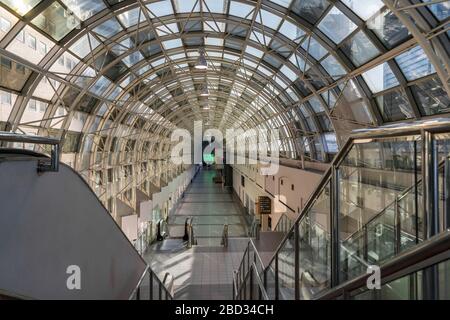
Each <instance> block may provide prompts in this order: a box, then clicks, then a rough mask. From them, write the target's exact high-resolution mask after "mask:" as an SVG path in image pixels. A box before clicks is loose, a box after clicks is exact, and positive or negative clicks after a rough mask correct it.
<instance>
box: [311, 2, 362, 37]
mask: <svg viewBox="0 0 450 320" xmlns="http://www.w3.org/2000/svg"><path fill="white" fill-rule="evenodd" d="M318 28H319V29H320V30H321V31H322V32H323V33H325V34H326V35H327V36H328V38H330V39H331V40H333V41H334V42H335V43H340V42H341V41H342V40H344V39H345V38H346V37H347V36H348V35H349V34H350V33H352V31H353V30H355V29H356V24H354V23H353V22H352V21H351V20H350V19H349V18H348V17H347V16H346V15H345V14H344V13H342V12H341V11H340V10H339V9H338V8H336V7H333V9H331V10H330V11H329V12H328V13H327V15H326V16H325V18H323V20H322V21H321V22H320V23H319V26H318Z"/></svg>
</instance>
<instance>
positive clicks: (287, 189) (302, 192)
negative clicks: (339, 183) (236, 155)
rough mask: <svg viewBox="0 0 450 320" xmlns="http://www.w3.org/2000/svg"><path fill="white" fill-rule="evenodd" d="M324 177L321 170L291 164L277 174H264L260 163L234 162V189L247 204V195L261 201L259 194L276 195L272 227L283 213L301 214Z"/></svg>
mask: <svg viewBox="0 0 450 320" xmlns="http://www.w3.org/2000/svg"><path fill="white" fill-rule="evenodd" d="M242 175H243V176H244V177H245V187H242V186H241V176H242ZM321 178H322V174H321V173H318V172H312V171H306V170H301V169H296V168H291V167H287V166H280V169H279V171H278V173H277V174H276V175H272V176H263V175H261V174H259V168H258V166H257V165H233V189H234V190H235V192H236V193H237V194H238V195H239V198H240V199H241V201H242V203H243V204H244V205H245V195H248V197H249V198H250V199H251V200H252V201H254V202H257V200H258V196H268V197H270V198H271V199H272V214H271V215H270V217H271V219H272V229H273V228H275V226H276V224H277V222H278V219H279V218H280V217H281V216H282V214H283V213H286V214H287V215H288V216H290V217H291V218H295V217H296V216H297V214H298V213H299V211H301V209H302V208H303V206H304V205H305V204H306V201H307V200H308V198H309V196H310V195H311V193H312V192H313V191H314V190H315V189H316V186H317V184H318V183H319V181H320V179H321ZM292 188H293V190H292ZM267 218H268V217H267V216H264V217H263V220H262V223H263V230H266V229H267Z"/></svg>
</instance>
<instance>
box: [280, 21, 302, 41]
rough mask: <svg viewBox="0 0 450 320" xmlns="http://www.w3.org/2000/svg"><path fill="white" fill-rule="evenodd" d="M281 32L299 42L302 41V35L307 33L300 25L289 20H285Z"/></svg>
mask: <svg viewBox="0 0 450 320" xmlns="http://www.w3.org/2000/svg"><path fill="white" fill-rule="evenodd" d="M279 32H280V33H282V34H283V35H284V36H285V37H287V38H289V39H291V40H292V41H294V42H297V43H298V42H300V40H301V39H302V37H303V36H304V35H305V32H304V31H303V30H302V29H300V27H298V26H296V25H295V24H293V23H292V22H289V21H287V20H285V21H284V22H283V24H282V25H281V28H280V30H279Z"/></svg>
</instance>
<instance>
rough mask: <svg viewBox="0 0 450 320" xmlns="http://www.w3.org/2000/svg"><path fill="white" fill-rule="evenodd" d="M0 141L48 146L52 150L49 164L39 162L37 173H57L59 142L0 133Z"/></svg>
mask: <svg viewBox="0 0 450 320" xmlns="http://www.w3.org/2000/svg"><path fill="white" fill-rule="evenodd" d="M0 141H5V142H15V143H31V144H37V145H39V144H43V145H50V146H51V148H52V150H51V152H50V155H51V156H50V163H47V162H41V161H39V162H38V171H39V172H58V171H59V157H60V145H59V143H60V141H59V140H58V139H54V138H48V137H41V136H31V135H25V134H17V133H13V132H4V131H0Z"/></svg>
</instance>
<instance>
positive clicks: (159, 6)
mask: <svg viewBox="0 0 450 320" xmlns="http://www.w3.org/2000/svg"><path fill="white" fill-rule="evenodd" d="M147 8H148V9H149V10H150V16H151V17H152V18H154V17H162V16H167V15H170V14H173V7H172V3H171V1H170V0H165V1H158V2H154V3H150V4H148V5H147Z"/></svg>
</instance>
